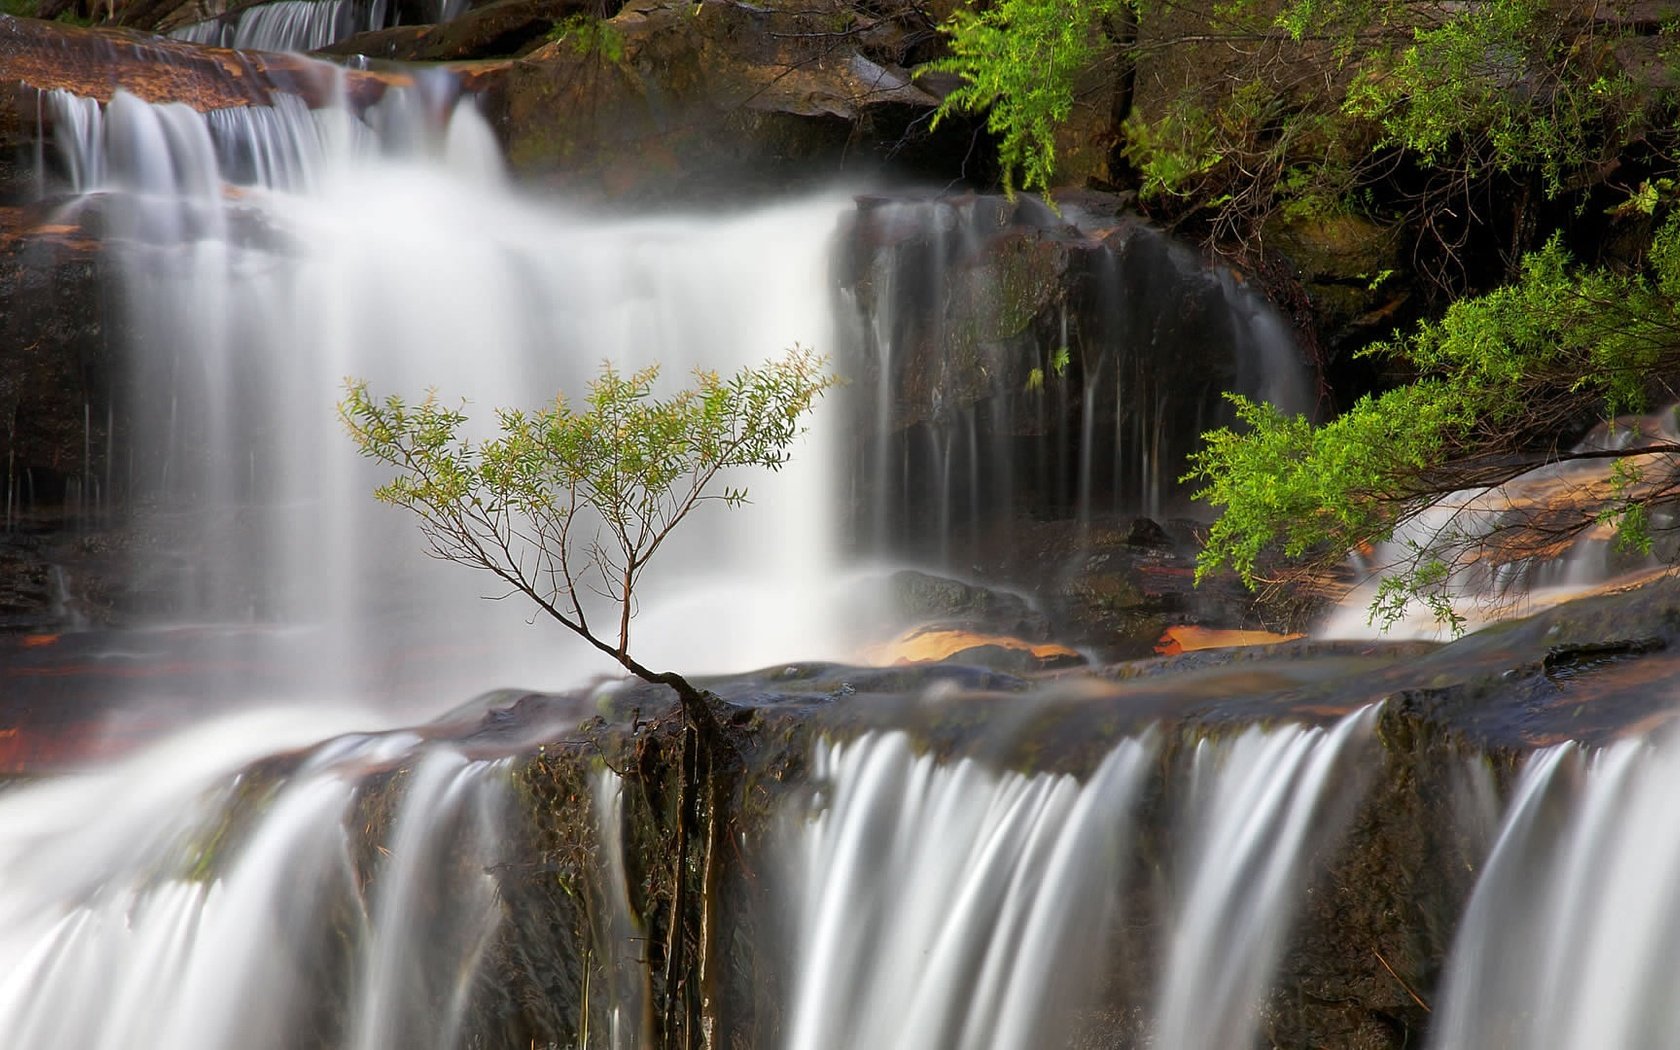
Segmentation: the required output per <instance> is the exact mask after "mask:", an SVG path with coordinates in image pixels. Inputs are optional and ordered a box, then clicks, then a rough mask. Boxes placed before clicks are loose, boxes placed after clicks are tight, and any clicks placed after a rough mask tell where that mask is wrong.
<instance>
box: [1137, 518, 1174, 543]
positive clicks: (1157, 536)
mask: <svg viewBox="0 0 1680 1050" xmlns="http://www.w3.org/2000/svg"><path fill="white" fill-rule="evenodd" d="M1126 544H1127V546H1131V547H1171V546H1172V545H1173V541H1172V537H1171V536H1169V535H1167V530H1166V529H1164V528H1162V527H1161V525H1160V523H1159V522H1156V521H1152V520H1151V519H1149V518H1133V519H1132V524H1131V526H1130V527H1129V528H1127V530H1126Z"/></svg>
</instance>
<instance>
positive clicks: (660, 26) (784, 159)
mask: <svg viewBox="0 0 1680 1050" xmlns="http://www.w3.org/2000/svg"><path fill="white" fill-rule="evenodd" d="M858 17H861V16H859V15H858V13H857V12H855V11H851V10H850V9H848V8H844V7H843V6H825V5H824V4H818V5H815V7H812V6H811V5H789V6H788V7H787V8H786V9H785V10H784V9H782V8H779V7H776V6H770V7H762V6H755V5H748V4H743V3H736V2H731V0H724V2H717V3H705V4H691V3H687V2H686V0H685V2H677V0H638V2H636V3H632V4H629V5H627V6H626V7H625V8H624V10H622V11H621V12H619V13H618V14H617V15H616V16H615V17H613V18H611V19H608V20H606V21H604V22H602V23H601V24H600V26H601V28H600V29H599V30H598V31H596V32H593V33H590V34H586V35H584V36H581V37H578V38H574V39H565V40H557V41H553V42H551V43H549V44H547V45H545V46H543V47H541V48H539V49H538V50H536V51H534V52H532V53H530V54H529V55H526V56H525V57H523V58H522V59H520V60H519V61H518V62H516V63H515V65H514V67H513V69H512V71H511V72H510V74H509V76H508V80H507V84H506V88H505V91H503V92H502V93H501V94H500V95H499V97H498V99H497V102H498V105H496V106H495V107H494V108H495V112H496V123H497V125H498V126H499V127H500V128H501V129H502V131H503V134H504V135H505V137H506V140H507V144H508V154H509V158H510V160H511V162H512V164H513V166H514V168H515V169H516V170H517V171H519V172H521V173H522V174H524V175H527V176H532V177H538V178H541V179H543V180H545V181H547V182H549V183H550V184H552V185H555V186H563V187H566V188H568V189H571V190H574V191H585V192H594V193H602V192H605V193H608V194H611V195H615V196H625V195H629V196H634V197H637V198H660V197H666V198H671V199H684V198H689V199H692V196H693V195H694V194H695V193H696V192H699V191H701V190H703V189H707V188H715V187H717V186H719V185H721V184H723V183H725V182H731V183H733V184H734V186H735V189H736V191H737V192H739V191H740V190H742V189H746V188H752V187H758V186H764V185H771V184H778V185H781V186H783V187H784V188H785V184H786V182H787V180H788V179H789V178H794V177H803V178H820V177H823V175H824V174H825V173H828V174H834V173H838V172H839V171H841V170H842V169H843V168H847V167H850V166H855V165H860V164H861V165H865V166H867V165H869V164H873V163H877V162H878V161H879V158H878V157H873V156H870V153H871V151H870V150H869V149H867V148H865V149H862V150H859V149H857V148H856V147H857V146H858V145H859V144H860V142H869V141H874V142H878V143H892V142H893V141H894V140H895V139H896V138H898V137H899V135H900V133H902V132H908V131H909V129H910V127H911V125H912V123H914V122H916V121H918V120H920V119H922V118H925V117H926V116H927V115H928V113H929V112H930V111H931V109H932V107H933V106H934V104H935V100H934V99H933V98H932V96H930V95H928V94H927V93H926V92H924V91H922V90H921V89H920V88H918V87H916V86H915V85H914V84H913V83H911V80H910V76H909V74H908V73H907V72H906V71H905V70H904V69H902V68H900V67H898V66H896V65H895V64H894V62H893V61H891V59H890V58H887V57H886V56H884V55H882V54H879V53H876V54H875V55H873V56H872V55H871V54H870V53H869V52H870V49H869V48H868V47H866V46H865V45H863V44H860V43H859V42H858V41H857V40H854V39H853V36H852V35H851V34H849V33H835V32H834V31H833V26H834V24H835V20H836V19H840V20H855V19H856V18H858ZM825 27H826V28H825Z"/></svg>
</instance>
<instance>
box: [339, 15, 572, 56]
mask: <svg viewBox="0 0 1680 1050" xmlns="http://www.w3.org/2000/svg"><path fill="white" fill-rule="evenodd" d="M598 9H599V5H598V4H596V3H594V2H593V0H493V2H492V3H488V4H484V5H482V6H480V7H476V8H474V9H472V10H471V11H468V12H467V13H466V14H464V15H462V16H461V17H459V18H457V19H455V20H453V21H450V22H444V23H441V24H438V25H429V26H406V25H398V26H391V27H389V28H384V29H375V30H371V31H369V32H366V33H358V34H356V35H355V36H351V37H347V38H345V39H344V40H341V41H338V42H337V43H335V44H332V45H329V46H328V47H325V48H322V49H321V51H320V52H319V53H320V54H324V55H366V56H368V57H369V58H387V59H395V60H398V61H403V62H439V61H444V62H447V61H456V60H460V59H481V58H502V57H506V56H510V55H517V54H521V53H523V52H525V51H528V50H530V49H532V48H535V47H536V46H538V45H539V44H541V43H543V42H544V41H545V40H546V39H547V38H548V34H549V31H550V30H552V29H553V28H554V25H555V23H556V22H559V21H561V20H562V19H564V18H566V17H567V16H569V15H575V14H595V13H596V12H597V11H598Z"/></svg>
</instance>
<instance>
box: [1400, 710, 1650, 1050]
mask: <svg viewBox="0 0 1680 1050" xmlns="http://www.w3.org/2000/svg"><path fill="white" fill-rule="evenodd" d="M1675 745H1676V741H1675V739H1674V737H1673V735H1672V734H1671V733H1663V734H1660V735H1659V736H1658V737H1657V738H1655V739H1652V740H1625V741H1621V742H1619V743H1616V744H1613V745H1610V746H1609V747H1606V748H1604V749H1602V750H1598V751H1591V752H1589V751H1585V750H1583V749H1582V748H1580V747H1578V746H1576V745H1562V746H1558V747H1554V748H1550V749H1548V750H1545V751H1541V752H1539V753H1537V754H1535V755H1534V756H1533V757H1532V758H1531V759H1530V760H1529V762H1528V764H1527V767H1526V768H1525V770H1524V772H1523V775H1522V778H1521V780H1520V781H1519V783H1518V785H1517V787H1516V790H1515V792H1514V794H1513V797H1512V800H1511V802H1510V804H1509V806H1508V807H1507V811H1506V817H1505V822H1504V826H1503V827H1502V828H1501V830H1500V834H1499V838H1498V839H1497V841H1496V842H1495V845H1494V849H1493V852H1492V854H1491V856H1490V857H1489V859H1488V861H1487V864H1486V865H1485V866H1484V867H1483V869H1482V872H1481V875H1480V877H1479V879H1478V880H1477V883H1476V889H1475V892H1474V894H1473V895H1472V897H1471V900H1470V904H1469V906H1468V908H1467V909H1466V911H1465V914H1464V918H1463V920H1462V921H1461V923H1460V926H1459V930H1458V936H1457V938H1456V941H1455V943H1454V945H1453V949H1452V954H1451V956H1450V957H1449V961H1448V968H1447V978H1446V981H1445V984H1444V992H1443V994H1442V995H1441V1001H1440V1004H1439V1013H1438V1016H1439V1021H1438V1022H1437V1023H1436V1025H1435V1027H1434V1030H1433V1034H1432V1038H1431V1040H1430V1045H1431V1046H1432V1047H1434V1048H1435V1050H1472V1048H1474V1050H1506V1048H1517V1047H1521V1048H1523V1050H1562V1048H1581V1047H1593V1048H1594V1050H1634V1048H1636V1047H1637V1048H1640V1050H1646V1048H1650V1047H1665V1046H1675V1045H1680V1043H1677V1042H1676V1040H1677V1038H1680V1002H1677V1001H1676V999H1675V996H1674V994H1673V974H1674V969H1675V966H1676V965H1680V907H1677V905H1676V897H1675V893H1674V887H1675V884H1676V881H1677V880H1680V836H1677V835H1675V834H1674V833H1673V823H1674V822H1673V809H1674V799H1675V797H1676V795H1677V793H1680V748H1677V747H1676V746H1675Z"/></svg>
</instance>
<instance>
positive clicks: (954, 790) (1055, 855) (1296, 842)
mask: <svg viewBox="0 0 1680 1050" xmlns="http://www.w3.org/2000/svg"><path fill="white" fill-rule="evenodd" d="M1375 715H1376V709H1375V708H1367V709H1364V710H1361V711H1358V712H1355V713H1354V714H1352V715H1349V716H1347V717H1346V718H1344V719H1343V720H1341V721H1340V722H1339V723H1338V724H1337V725H1335V726H1334V727H1331V728H1329V729H1309V728H1302V727H1294V726H1292V727H1282V728H1279V729H1275V730H1269V731H1268V730H1259V729H1253V730H1249V731H1247V732H1244V733H1242V734H1240V735H1238V736H1236V737H1235V738H1232V739H1228V740H1210V741H1204V742H1202V743H1201V744H1198V745H1197V746H1196V747H1195V748H1194V749H1193V754H1192V756H1191V759H1190V770H1189V786H1190V791H1189V796H1188V799H1187V801H1186V803H1185V805H1184V806H1183V812H1182V813H1181V814H1180V815H1179V816H1178V818H1177V822H1176V823H1175V825H1174V831H1175V833H1174V835H1173V836H1171V841H1174V842H1178V843H1182V844H1183V849H1184V852H1183V854H1182V856H1181V857H1180V858H1179V862H1178V863H1177V864H1175V865H1174V866H1173V870H1172V875H1171V878H1170V879H1169V886H1168V889H1167V898H1168V899H1167V900H1165V901H1164V902H1161V904H1160V906H1158V908H1157V909H1156V910H1158V911H1159V913H1160V919H1159V921H1160V922H1161V923H1162V925H1163V926H1164V931H1163V933H1162V935H1161V939H1162V943H1163V944H1164V945H1165V946H1166V952H1167V956H1166V963H1165V966H1164V968H1163V969H1162V971H1161V972H1162V977H1161V980H1160V986H1159V987H1158V988H1157V989H1156V990H1155V1006H1154V1007H1153V1009H1152V1011H1151V1014H1152V1018H1153V1019H1152V1021H1151V1022H1150V1023H1149V1024H1147V1025H1146V1026H1145V1028H1146V1029H1147V1030H1152V1032H1153V1035H1152V1036H1151V1039H1152V1042H1151V1045H1154V1046H1158V1047H1162V1048H1163V1050H1223V1048H1227V1047H1238V1046H1245V1045H1249V1044H1251V1043H1252V1041H1253V1039H1254V1038H1255V1035H1256V1032H1257V1030H1258V1029H1257V1027H1256V1026H1257V1024H1258V1020H1259V1016H1260V1011H1261V1008H1262V1006H1263V1004H1264V1002H1265V1000H1266V998H1267V997H1268V995H1269V994H1270V981H1271V978H1272V975H1273V973H1274V971H1275V968H1276V967H1277V965H1278V962H1279V960H1280V959H1281V957H1282V954H1283V951H1284V948H1285V946H1286V938H1287V935H1288V933H1289V930H1290V925H1291V918H1292V916H1293V914H1294V910H1295V908H1296V906H1297V905H1298V903H1299V902H1300V900H1301V899H1302V897H1303V896H1304V892H1305V888H1306V886H1307V885H1309V884H1310V872H1309V870H1308V864H1309V862H1310V861H1311V860H1312V859H1313V858H1314V857H1315V856H1316V855H1317V853H1318V851H1320V850H1322V849H1324V848H1325V847H1327V846H1329V845H1331V844H1333V842H1334V839H1335V831H1336V829H1337V828H1338V826H1339V824H1340V818H1341V817H1345V816H1346V815H1347V814H1348V812H1349V807H1348V804H1347V803H1348V800H1350V799H1353V798H1356V797H1357V796H1358V794H1359V792H1358V790H1357V788H1358V780H1357V777H1356V776H1355V773H1356V771H1357V760H1358V756H1359V753H1360V749H1361V748H1362V747H1363V746H1364V745H1365V744H1366V743H1367V742H1368V741H1369V739H1370V736H1371V728H1372V725H1373V723H1374V721H1375ZM1159 746H1160V745H1159V739H1158V736H1157V735H1156V734H1154V733H1149V734H1145V735H1143V736H1140V737H1134V738H1128V739H1126V740H1124V741H1122V742H1121V743H1120V744H1118V745H1117V746H1116V747H1115V748H1114V749H1113V750H1112V751H1111V752H1110V753H1109V754H1108V756H1107V757H1106V758H1105V759H1103V761H1102V762H1101V763H1100V764H1099V765H1098V767H1097V768H1096V770H1095V771H1094V772H1093V773H1092V774H1091V775H1090V776H1089V777H1087V778H1086V779H1085V780H1084V781H1083V782H1081V781H1080V780H1078V779H1076V778H1074V777H1072V776H1068V775H1060V774H1050V773H1040V774H1032V775H1029V774H1023V773H1016V772H997V771H994V770H992V769H989V768H988V767H987V766H986V764H984V763H982V762H980V761H978V760H976V759H972V758H963V759H958V760H955V761H950V762H942V761H940V760H939V759H937V758H935V757H934V756H933V755H930V754H925V753H924V754H918V753H917V752H916V749H915V748H914V747H913V745H912V744H911V742H910V740H909V739H908V738H907V737H906V736H905V735H903V734H901V733H881V734H875V735H870V736H865V737H863V738H860V739H858V740H856V741H852V742H849V743H844V744H828V745H825V746H824V747H822V748H821V749H819V750H818V752H817V754H816V755H815V756H814V759H813V773H812V781H813V783H812V791H813V792H814V797H813V798H812V799H810V800H809V801H807V802H806V803H804V804H803V805H802V806H801V807H799V808H797V809H796V811H795V812H793V813H791V814H790V815H789V820H788V825H787V828H786V830H785V835H786V839H787V840H788V841H787V849H786V853H787V856H788V857H789V860H788V862H787V863H786V865H785V866H784V871H785V877H786V884H787V895H788V898H789V901H788V911H789V913H790V914H791V915H792V916H793V921H792V925H793V929H794V931H795V932H794V941H795V945H796V948H795V952H794V955H795V960H796V961H795V966H794V976H793V979H792V984H793V987H794V992H793V998H792V1006H791V1009H790V1014H789V1021H788V1035H787V1038H786V1040H785V1044H784V1045H785V1046H786V1048H787V1050H824V1048H841V1047H858V1046H894V1047H898V1048H900V1050H933V1048H941V1047H952V1048H956V1047H961V1048H965V1050H967V1048H988V1050H1025V1048H1027V1047H1038V1046H1064V1045H1079V1042H1078V1038H1077V1036H1078V1033H1079V1031H1080V1025H1081V1023H1082V1021H1083V1019H1084V1018H1085V1016H1086V1014H1087V1013H1088V1012H1089V1010H1090V1008H1091V1007H1092V1005H1093V1003H1092V1001H1091V996H1092V994H1093V993H1095V992H1097V991H1098V990H1099V989H1100V988H1102V986H1103V982H1104V980H1105V978H1106V977H1107V975H1108V974H1110V973H1111V972H1113V971H1114V970H1115V967H1116V966H1117V960H1116V958H1115V953H1116V951H1117V945H1118V946H1119V948H1120V949H1123V948H1125V947H1126V945H1125V944H1124V942H1125V941H1126V939H1127V937H1126V930H1127V929H1128V928H1130V927H1134V926H1136V925H1138V924H1140V923H1143V922H1146V921H1147V920H1148V919H1149V918H1150V916H1148V915H1123V914H1122V913H1123V910H1124V909H1123V907H1122V900H1123V899H1124V900H1130V901H1134V902H1135V901H1136V900H1137V899H1138V898H1137V897H1136V896H1135V894H1128V891H1129V890H1136V889H1138V887H1136V886H1129V885H1128V875H1129V873H1131V872H1132V871H1134V870H1135V869H1136V867H1137V865H1138V864H1139V858H1138V857H1137V856H1136V855H1135V853H1134V850H1135V848H1136V843H1137V841H1138V838H1139V836H1138V835H1137V834H1135V833H1134V830H1133V829H1134V827H1135V826H1136V825H1137V823H1138V821H1139V820H1140V805H1141V799H1142V797H1143V795H1144V793H1145V788H1146V786H1147V778H1148V774H1149V771H1150V769H1151V767H1152V766H1153V765H1155V763H1156V760H1157V754H1158V751H1159ZM1131 947H1132V949H1134V950H1138V948H1139V946H1136V945H1132V946H1131ZM1148 991H1149V990H1148V989H1146V988H1133V989H1122V990H1121V992H1120V993H1118V994H1120V995H1121V996H1123V997H1128V998H1135V999H1136V1000H1138V1001H1143V1000H1145V999H1146V998H1147V995H1148ZM1111 994H1112V992H1111Z"/></svg>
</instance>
